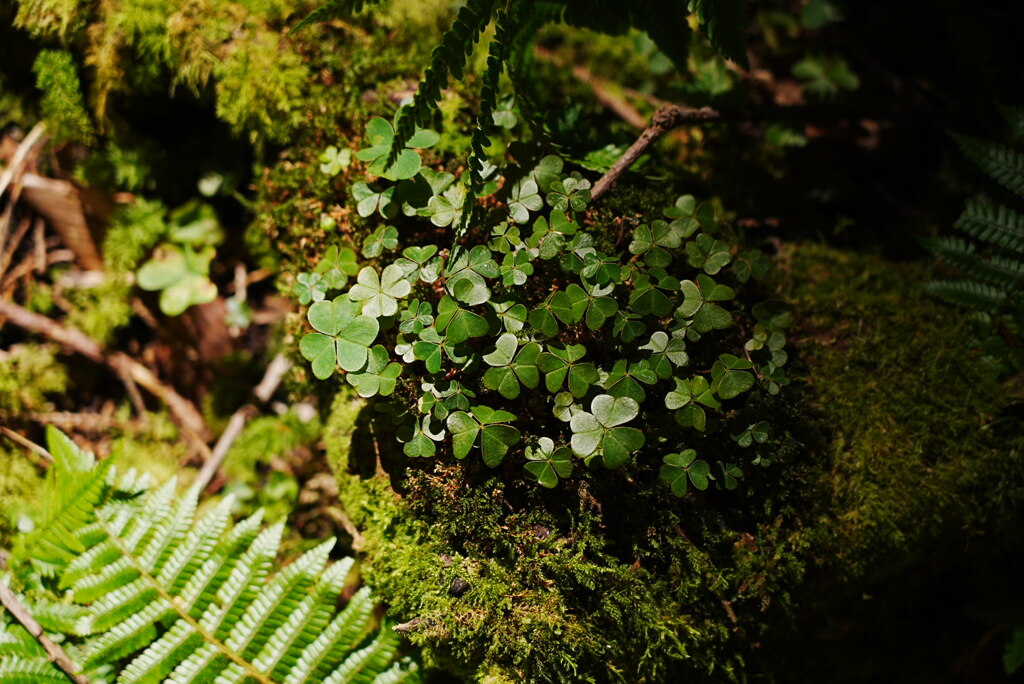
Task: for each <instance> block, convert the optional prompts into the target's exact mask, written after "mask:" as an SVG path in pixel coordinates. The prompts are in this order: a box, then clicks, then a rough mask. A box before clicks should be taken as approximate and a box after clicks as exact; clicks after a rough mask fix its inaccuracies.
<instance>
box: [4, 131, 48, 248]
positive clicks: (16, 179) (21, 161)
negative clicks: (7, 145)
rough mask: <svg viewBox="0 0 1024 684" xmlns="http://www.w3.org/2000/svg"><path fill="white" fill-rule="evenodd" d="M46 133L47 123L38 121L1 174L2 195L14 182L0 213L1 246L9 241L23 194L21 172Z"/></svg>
mask: <svg viewBox="0 0 1024 684" xmlns="http://www.w3.org/2000/svg"><path fill="white" fill-rule="evenodd" d="M45 134H46V126H45V124H43V123H41V122H40V123H37V124H36V125H35V126H34V127H33V128H32V130H31V131H29V133H28V135H26V136H25V139H24V140H22V141H21V144H20V145H18V149H17V150H16V151H15V152H14V157H13V158H12V159H11V163H10V164H9V165H8V166H7V168H5V169H4V171H3V173H2V174H0V196H3V194H4V193H5V192H6V191H7V188H8V187H10V186H11V185H12V184H13V185H14V187H13V188H12V189H11V196H10V198H9V199H8V201H7V206H6V207H5V208H4V211H3V214H0V247H2V246H3V245H4V244H5V243H6V242H7V227H8V225H9V224H10V222H11V216H13V214H14V205H15V204H17V202H18V196H19V195H21V174H22V172H23V171H24V170H25V167H26V166H27V165H28V160H29V154H30V153H31V152H32V150H33V149H34V148H35V147H36V145H38V144H40V143H41V142H43V141H44V140H45V137H44V136H45Z"/></svg>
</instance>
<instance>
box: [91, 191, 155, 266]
mask: <svg viewBox="0 0 1024 684" xmlns="http://www.w3.org/2000/svg"><path fill="white" fill-rule="evenodd" d="M166 213H167V208H166V207H164V205H163V204H161V203H160V202H155V201H152V200H146V199H141V198H137V199H136V200H135V201H134V202H132V203H131V204H129V205H127V206H124V207H120V208H119V209H118V210H117V211H116V212H115V213H114V215H113V216H112V217H111V220H110V227H109V228H108V229H107V235H106V237H105V238H104V240H103V264H104V266H106V268H107V270H108V271H111V272H112V273H115V274H119V275H123V274H127V273H130V272H134V271H135V269H136V268H137V267H138V265H139V263H140V262H141V261H142V258H143V257H144V256H146V253H147V252H148V251H149V250H150V249H152V248H153V247H154V246H155V245H156V243H157V241H158V240H160V238H161V237H162V236H163V235H164V234H165V233H166V232H167V223H166V222H165V221H164V216H165V215H166Z"/></svg>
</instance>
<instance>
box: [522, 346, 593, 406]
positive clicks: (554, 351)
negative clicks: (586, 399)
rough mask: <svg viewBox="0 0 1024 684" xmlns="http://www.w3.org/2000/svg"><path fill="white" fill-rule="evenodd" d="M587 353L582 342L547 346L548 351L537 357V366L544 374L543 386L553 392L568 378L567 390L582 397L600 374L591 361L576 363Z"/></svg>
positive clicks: (575, 395)
mask: <svg viewBox="0 0 1024 684" xmlns="http://www.w3.org/2000/svg"><path fill="white" fill-rule="evenodd" d="M586 353H587V348H586V347H584V346H583V345H582V344H569V345H566V346H565V347H564V348H563V349H559V348H558V347H548V351H546V352H544V353H543V354H541V355H540V356H539V357H537V367H538V368H540V369H541V370H542V371H543V372H544V373H545V374H546V375H545V376H544V386H545V387H546V388H547V390H548V392H550V393H551V394H554V393H555V392H557V391H558V390H559V389H560V388H561V387H562V383H563V382H565V381H566V379H568V386H569V391H570V392H571V393H572V395H573V396H574V397H577V398H579V397H582V396H584V395H585V394H586V393H587V390H588V389H589V388H590V386H591V385H593V384H594V383H595V382H597V381H598V380H600V378H601V375H600V373H598V372H597V369H596V368H594V364H592V363H578V361H579V360H580V359H582V358H583V357H584V356H585V355H586Z"/></svg>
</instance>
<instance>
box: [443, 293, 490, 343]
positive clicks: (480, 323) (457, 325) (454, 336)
mask: <svg viewBox="0 0 1024 684" xmlns="http://www.w3.org/2000/svg"><path fill="white" fill-rule="evenodd" d="M434 321H435V325H436V326H437V330H438V332H442V333H445V335H446V336H447V338H448V342H450V343H451V344H458V343H460V342H465V341H466V340H468V339H469V338H471V337H481V336H483V335H486V334H487V331H488V329H489V328H490V326H488V325H487V319H486V318H484V317H483V316H480V315H479V314H475V313H473V312H472V311H467V310H466V309H463V308H462V307H460V306H459V305H458V303H457V302H456V301H455V300H454V299H452V298H451V297H448V296H445V297H444V298H442V299H441V301H440V302H439V303H438V305H437V317H436V318H435V319H434Z"/></svg>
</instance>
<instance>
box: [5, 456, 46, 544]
mask: <svg viewBox="0 0 1024 684" xmlns="http://www.w3.org/2000/svg"><path fill="white" fill-rule="evenodd" d="M4 446H6V445H0V511H2V514H0V548H4V549H9V548H11V542H12V539H13V536H14V534H15V532H17V530H18V527H19V523H20V521H21V519H22V516H24V515H26V514H27V513H29V512H30V511H32V510H34V507H33V506H32V505H30V502H31V499H32V497H33V496H34V495H36V494H37V493H38V492H39V491H40V490H41V487H42V480H43V478H42V476H41V475H40V474H39V471H38V470H37V469H36V468H35V467H33V465H32V464H31V462H30V461H29V460H28V458H26V457H25V455H24V454H23V453H20V451H19V450H10V451H9V450H7V449H6V448H4Z"/></svg>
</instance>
